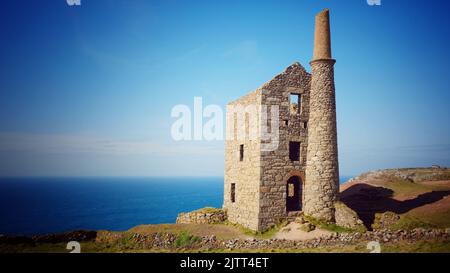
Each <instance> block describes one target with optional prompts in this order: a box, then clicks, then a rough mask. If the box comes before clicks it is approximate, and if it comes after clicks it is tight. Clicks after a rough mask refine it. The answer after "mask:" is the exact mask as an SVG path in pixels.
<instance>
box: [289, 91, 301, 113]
mask: <svg viewBox="0 0 450 273" xmlns="http://www.w3.org/2000/svg"><path fill="white" fill-rule="evenodd" d="M290 102H291V105H290V108H291V114H300V113H301V108H302V95H301V94H292V93H291V95H290Z"/></svg>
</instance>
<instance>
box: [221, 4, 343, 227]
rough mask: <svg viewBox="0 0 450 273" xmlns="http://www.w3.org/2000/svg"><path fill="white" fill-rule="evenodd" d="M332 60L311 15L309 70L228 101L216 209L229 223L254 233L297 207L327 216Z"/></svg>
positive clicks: (326, 38)
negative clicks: (221, 195)
mask: <svg viewBox="0 0 450 273" xmlns="http://www.w3.org/2000/svg"><path fill="white" fill-rule="evenodd" d="M334 63H335V60H334V59H332V56H331V42H330V23H329V12H328V10H324V11H322V12H321V13H319V14H318V15H317V16H316V20H315V38H314V55H313V59H312V61H311V62H310V64H311V68H312V71H311V74H309V73H308V72H307V71H306V70H305V68H303V67H302V66H301V65H300V64H299V63H294V64H293V65H291V66H289V67H288V68H286V70H285V71H284V72H283V73H281V74H279V75H277V76H275V78H273V79H272V80H270V81H269V82H267V83H265V84H264V85H263V86H262V87H260V88H258V89H257V90H255V91H254V92H252V93H250V94H248V95H246V96H244V97H241V98H240V99H238V100H236V101H233V102H231V103H229V104H228V106H227V140H226V144H225V183H224V205H223V206H224V209H226V211H227V213H228V219H229V221H231V222H233V223H238V224H241V225H243V226H245V227H247V228H250V229H253V230H258V231H260V230H265V229H267V228H269V227H270V226H272V225H274V224H276V223H277V222H278V221H280V220H282V219H285V218H287V217H290V216H295V215H296V214H298V213H299V212H303V213H304V214H306V215H309V216H312V217H315V218H318V219H321V220H325V221H334V212H335V208H334V202H335V201H337V195H338V189H339V170H338V152H337V133H336V104H335V90H334ZM242 132H243V133H242ZM267 136H269V137H267Z"/></svg>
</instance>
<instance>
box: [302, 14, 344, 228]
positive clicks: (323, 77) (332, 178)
mask: <svg viewBox="0 0 450 273" xmlns="http://www.w3.org/2000/svg"><path fill="white" fill-rule="evenodd" d="M335 62H336V61H335V60H334V59H332V57H331V39H330V16H329V10H328V9H325V10H324V11H322V12H320V13H319V14H318V15H317V16H316V22H315V37H314V56H313V60H312V61H311V62H310V64H311V77H312V78H311V93H310V113H309V128H308V152H307V162H306V179H305V180H306V182H305V198H304V201H303V202H304V203H303V207H304V212H305V214H306V215H309V216H312V217H314V218H317V219H320V220H324V221H328V222H334V220H335V217H334V214H335V209H334V203H335V202H336V201H337V199H338V193H339V164H338V149H337V130H336V99H335V90H334V64H335Z"/></svg>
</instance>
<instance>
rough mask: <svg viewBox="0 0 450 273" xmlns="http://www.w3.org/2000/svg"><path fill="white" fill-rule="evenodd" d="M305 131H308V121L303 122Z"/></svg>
mask: <svg viewBox="0 0 450 273" xmlns="http://www.w3.org/2000/svg"><path fill="white" fill-rule="evenodd" d="M303 129H308V122H307V121H305V122H303Z"/></svg>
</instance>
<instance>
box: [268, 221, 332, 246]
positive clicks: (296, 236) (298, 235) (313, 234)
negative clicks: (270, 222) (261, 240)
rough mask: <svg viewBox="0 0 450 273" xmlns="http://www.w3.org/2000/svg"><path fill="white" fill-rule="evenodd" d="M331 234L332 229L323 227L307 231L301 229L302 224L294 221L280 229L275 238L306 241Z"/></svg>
mask: <svg viewBox="0 0 450 273" xmlns="http://www.w3.org/2000/svg"><path fill="white" fill-rule="evenodd" d="M330 234H331V232H330V231H327V230H323V229H315V230H313V231H310V232H306V231H303V230H301V229H300V224H298V223H295V222H292V223H290V224H288V225H287V226H286V227H284V228H282V229H281V230H280V231H278V232H277V233H276V234H275V236H274V238H275V239H285V240H293V241H304V240H310V239H315V238H320V237H324V236H327V235H330Z"/></svg>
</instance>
